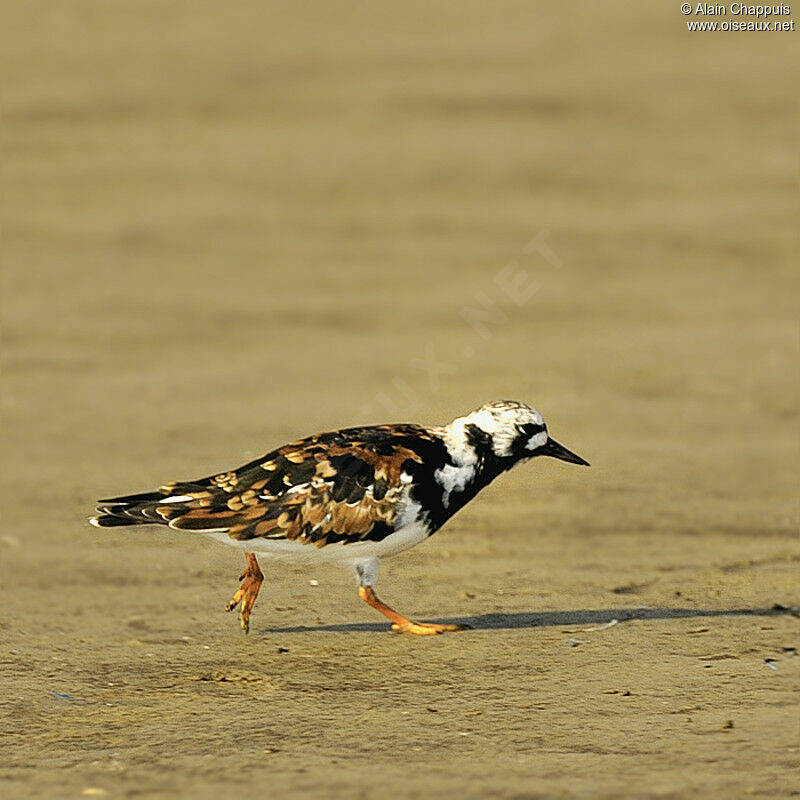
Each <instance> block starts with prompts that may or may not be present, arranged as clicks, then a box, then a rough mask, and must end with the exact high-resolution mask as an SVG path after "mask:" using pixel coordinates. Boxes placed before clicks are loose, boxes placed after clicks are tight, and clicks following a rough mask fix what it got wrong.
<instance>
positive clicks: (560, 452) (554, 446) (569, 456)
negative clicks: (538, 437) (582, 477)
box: [536, 439, 589, 467]
mask: <svg viewBox="0 0 800 800" xmlns="http://www.w3.org/2000/svg"><path fill="white" fill-rule="evenodd" d="M536 455H537V456H552V457H553V458H558V459H560V460H561V461H569V463H570V464H582V465H583V466H584V467H588V466H589V462H588V461H586V459H583V458H581V457H580V456H579V455H577V454H576V453H573V452H572V450H567V448H566V447H564V445H563V444H559V443H558V442H557V441H555V439H548V440H547V441H546V442H545V443H544V445H542V446H541V447H540V448H539V449H538V450H537V451H536Z"/></svg>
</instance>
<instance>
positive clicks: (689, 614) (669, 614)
mask: <svg viewBox="0 0 800 800" xmlns="http://www.w3.org/2000/svg"><path fill="white" fill-rule="evenodd" d="M787 614H791V615H794V616H798V609H797V607H796V606H793V607H791V608H788V607H786V606H781V605H778V604H776V605H774V606H772V607H771V608H729V609H724V610H711V609H702V608H649V607H641V608H609V609H603V610H594V611H592V610H580V611H539V612H527V611H522V612H516V613H514V614H481V615H480V616H477V617H449V618H447V619H435V620H423V621H425V622H443V623H446V624H450V625H467V626H469V627H470V628H472V629H473V630H479V631H480V630H484V631H490V630H515V629H521V628H550V627H559V626H562V625H564V626H570V625H604V624H608V623H609V622H611V621H612V620H617V621H618V622H628V621H630V620H633V619H694V618H701V617H774V616H786V615H787ZM388 625H389V623H388V622H386V623H384V622H354V623H342V624H338V625H294V626H291V627H286V628H270V629H268V630H266V631H264V633H265V634H275V633H313V632H326V633H353V632H357V631H385V630H387V627H388Z"/></svg>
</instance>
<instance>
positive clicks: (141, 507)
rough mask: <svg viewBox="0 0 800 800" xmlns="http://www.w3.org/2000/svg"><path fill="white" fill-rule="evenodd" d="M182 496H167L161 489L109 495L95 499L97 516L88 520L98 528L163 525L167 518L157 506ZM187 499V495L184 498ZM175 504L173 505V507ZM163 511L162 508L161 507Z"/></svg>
mask: <svg viewBox="0 0 800 800" xmlns="http://www.w3.org/2000/svg"><path fill="white" fill-rule="evenodd" d="M180 499H184V498H167V497H166V495H165V493H164V492H163V491H158V492H145V493H144V494H130V495H126V496H124V497H111V498H109V499H108V500H98V501H97V516H94V517H92V518H91V519H90V520H89V522H91V523H92V525H95V526H97V527H98V528H115V527H117V526H119V525H152V524H153V523H154V522H155V523H160V524H162V525H165V524H166V523H167V521H168V520H167V519H165V515H164V514H163V513H161V514H159V513H158V510H157V509H158V508H159V506H162V505H163V504H164V503H165V502H169V501H170V500H171V501H173V502H175V501H176V500H180ZM185 499H186V500H189V499H190V498H189V497H186V498H185ZM174 507H175V506H173V508H174ZM162 512H163V509H162Z"/></svg>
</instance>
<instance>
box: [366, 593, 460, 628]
mask: <svg viewBox="0 0 800 800" xmlns="http://www.w3.org/2000/svg"><path fill="white" fill-rule="evenodd" d="M358 596H359V597H360V598H361V599H362V600H363V601H364V602H365V603H367V604H368V605H371V606H372V607H373V608H374V609H376V610H377V611H380V612H381V614H383V616H384V617H388V618H389V619H390V620H391V621H392V623H393V624H392V630H393V631H401V632H402V633H416V634H419V635H422V636H425V635H431V634H436V633H444V632H445V631H461V630H464V628H465V627H466V626H464V625H436V624H434V623H432V622H412V621H411V620H410V619H406V618H405V617H404V616H403V615H402V614H398V613H397V612H396V611H395V610H394V609H393V608H389V606H387V605H386V603H384V602H383V601H382V600H379V599H378V596H377V595H376V594H375V591H374V590H373V588H372V587H371V586H359V587H358Z"/></svg>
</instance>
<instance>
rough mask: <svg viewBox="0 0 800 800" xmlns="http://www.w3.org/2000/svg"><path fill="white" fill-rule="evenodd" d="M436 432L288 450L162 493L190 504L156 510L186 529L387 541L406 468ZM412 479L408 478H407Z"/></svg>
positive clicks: (355, 433) (240, 535) (337, 440)
mask: <svg viewBox="0 0 800 800" xmlns="http://www.w3.org/2000/svg"><path fill="white" fill-rule="evenodd" d="M431 441H432V440H431V436H430V434H428V433H427V431H425V429H423V428H420V427H418V426H412V425H386V426H375V427H371V428H354V429H350V430H346V431H337V432H334V433H329V434H320V435H318V436H314V437H311V438H309V439H304V440H302V441H300V442H294V443H292V444H288V445H285V446H284V447H281V448H280V449H278V450H276V451H274V452H273V453H270V454H268V455H267V456H264V457H263V459H259V460H257V461H255V462H252V463H250V464H247V465H245V466H244V467H242V468H241V469H239V470H236V471H235V472H228V473H223V474H221V475H217V476H214V477H212V478H205V479H203V480H202V481H198V482H197V483H194V484H171V485H170V486H168V487H164V489H163V490H162V491H168V492H169V493H170V494H173V495H178V496H180V497H183V496H186V497H189V496H190V497H191V501H190V502H188V501H187V502H186V503H185V504H182V503H177V504H173V503H169V504H164V505H162V506H157V507H156V508H155V509H154V510H155V513H156V514H158V515H159V516H160V517H161V518H163V519H164V520H166V521H168V522H169V524H170V526H171V527H173V528H178V529H180V530H196V531H209V530H218V531H226V532H227V533H228V534H229V535H230V536H231V537H232V538H234V539H239V540H247V539H254V538H259V537H262V538H266V539H283V540H289V541H297V542H301V543H313V544H315V545H316V546H317V547H323V546H324V545H326V544H331V543H334V542H355V541H363V540H366V539H377V540H379V539H382V538H384V537H385V536H386V535H388V534H389V533H391V532H392V531H393V530H394V522H395V518H396V514H397V508H398V501H399V499H400V497H401V495H402V493H403V490H404V488H405V486H406V484H405V483H404V481H403V474H404V471H405V470H404V466H410V462H411V463H413V462H416V463H417V464H419V463H421V461H422V456H421V455H420V454H419V452H417V451H418V450H419V449H420V447H419V446H417V447H416V448H415V445H423V444H427V445H428V446H430V442H431ZM406 480H407V478H406Z"/></svg>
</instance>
